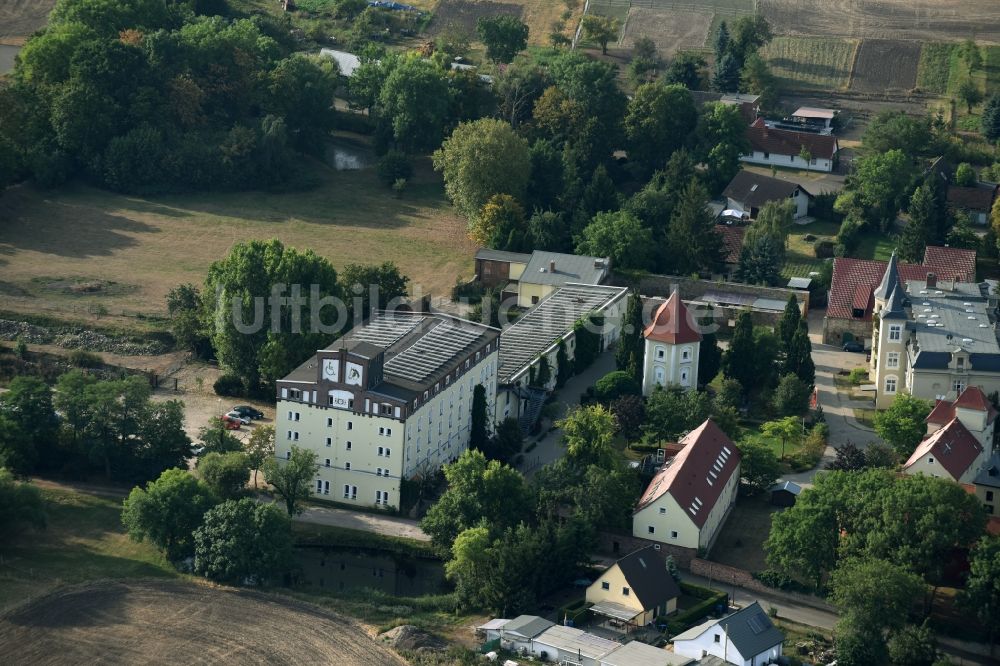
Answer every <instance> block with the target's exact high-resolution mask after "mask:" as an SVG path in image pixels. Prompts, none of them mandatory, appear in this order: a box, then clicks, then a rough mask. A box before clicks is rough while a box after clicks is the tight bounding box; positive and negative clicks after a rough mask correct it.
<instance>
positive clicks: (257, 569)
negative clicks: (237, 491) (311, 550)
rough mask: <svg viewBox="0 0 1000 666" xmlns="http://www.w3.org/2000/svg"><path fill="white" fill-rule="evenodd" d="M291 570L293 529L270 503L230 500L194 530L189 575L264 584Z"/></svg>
mask: <svg viewBox="0 0 1000 666" xmlns="http://www.w3.org/2000/svg"><path fill="white" fill-rule="evenodd" d="M291 565H292V524H291V521H290V520H289V519H288V517H286V516H284V515H283V514H282V513H281V510H280V509H278V508H277V507H275V506H274V505H273V504H261V503H260V502H258V501H257V500H255V499H252V498H249V497H247V498H244V499H241V500H229V501H226V502H223V503H222V504H220V505H218V506H216V507H214V508H212V509H209V510H208V512H206V513H205V518H204V521H203V522H202V524H201V527H199V528H198V529H196V530H195V531H194V572H195V573H196V574H199V575H201V576H205V577H206V578H209V579H211V580H214V581H216V582H220V583H230V584H237V585H239V584H243V585H264V584H266V583H268V582H270V581H273V580H278V579H280V577H281V576H282V575H283V574H285V573H286V572H287V571H288V570H289V569H290V568H291Z"/></svg>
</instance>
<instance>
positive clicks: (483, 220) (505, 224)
mask: <svg viewBox="0 0 1000 666" xmlns="http://www.w3.org/2000/svg"><path fill="white" fill-rule="evenodd" d="M526 231H527V229H526V225H525V222H524V208H522V207H521V204H519V203H518V202H517V200H516V199H515V198H514V197H512V196H511V195H509V194H494V195H493V196H492V197H490V198H489V200H488V201H487V202H486V204H485V205H483V209H482V210H481V211H480V212H479V215H477V216H476V217H474V218H473V219H472V220H470V221H469V238H471V239H472V240H473V241H475V242H476V243H478V244H479V245H484V246H486V247H490V248H493V249H496V250H507V251H511V252H514V251H519V250H529V249H531V248H530V247H529V246H528V245H527V244H528V243H529V242H530V240H531V239H530V238H528V234H527V233H526Z"/></svg>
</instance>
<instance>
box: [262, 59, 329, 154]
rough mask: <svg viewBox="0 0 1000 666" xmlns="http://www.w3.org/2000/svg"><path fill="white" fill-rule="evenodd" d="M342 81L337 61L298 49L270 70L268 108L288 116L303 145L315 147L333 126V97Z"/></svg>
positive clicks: (276, 113)
mask: <svg viewBox="0 0 1000 666" xmlns="http://www.w3.org/2000/svg"><path fill="white" fill-rule="evenodd" d="M339 83H340V82H339V76H338V72H337V65H336V62H335V61H333V60H331V59H330V58H324V57H322V56H320V55H306V54H303V53H295V54H293V55H292V56H291V57H289V58H285V59H284V60H282V61H281V62H279V63H278V64H277V65H276V66H275V67H274V69H272V70H271V72H270V73H269V77H268V81H267V86H268V92H269V93H270V94H269V95H268V96H267V105H266V110H267V111H268V112H269V113H273V114H275V115H277V116H278V117H280V118H282V119H283V120H284V122H285V123H286V124H287V126H288V129H289V130H290V131H291V133H292V135H293V136H295V137H296V140H297V142H298V145H299V146H300V147H301V148H303V149H304V150H307V151H309V150H315V149H316V144H317V143H320V142H321V141H322V139H323V138H324V137H325V136H326V134H327V133H328V132H329V131H330V130H331V129H333V126H334V122H335V119H336V111H335V110H334V108H333V98H334V95H335V93H336V90H337V86H338V85H339Z"/></svg>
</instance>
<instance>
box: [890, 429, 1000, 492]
mask: <svg viewBox="0 0 1000 666" xmlns="http://www.w3.org/2000/svg"><path fill="white" fill-rule="evenodd" d="M988 458H989V454H988V453H987V452H986V449H985V448H983V445H982V444H980V443H979V440H977V439H976V437H975V435H973V434H972V433H971V432H969V429H968V428H966V427H965V426H964V425H962V422H961V421H959V420H958V419H957V418H954V419H952V420H951V421H949V422H948V423H947V424H946V425H945V426H944V427H942V428H939V429H938V430H936V431H934V434H933V435H931V436H929V437H927V438H926V439H924V441H922V442H920V445H919V446H917V448H916V450H915V451H914V452H913V454H912V455H911V456H910V458H909V459H908V460H907V461H906V463H904V464H903V473H904V474H924V475H926V476H933V477H938V478H944V479H951V480H952V481H955V482H957V483H972V481H973V479H975V478H976V474H978V473H979V470H980V469H981V468H982V467H983V465H985V464H986V461H987V459H988Z"/></svg>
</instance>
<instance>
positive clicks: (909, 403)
mask: <svg viewBox="0 0 1000 666" xmlns="http://www.w3.org/2000/svg"><path fill="white" fill-rule="evenodd" d="M930 413H931V405H930V403H928V402H927V401H926V400H920V399H919V398H914V397H913V396H912V395H910V394H909V393H900V394H898V395H897V396H896V397H895V399H894V400H893V401H892V404H891V405H889V407H888V409H886V410H884V411H881V412H878V413H877V414H875V419H874V424H873V425H874V426H875V432H876V433H877V434H878V436H879V437H881V438H882V439H884V440H885V441H886V443H887V444H889V446H891V447H892V448H893V450H894V451H895V452H896V454H897V455H899V456H900V457H901V458H904V459H905V458H909V457H910V454H911V453H913V450H914V449H915V448H916V447H917V444H919V443H920V440H921V439H923V437H924V434H925V433H926V432H927V429H926V426H925V425H924V419H926V418H927V415H928V414H930Z"/></svg>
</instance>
